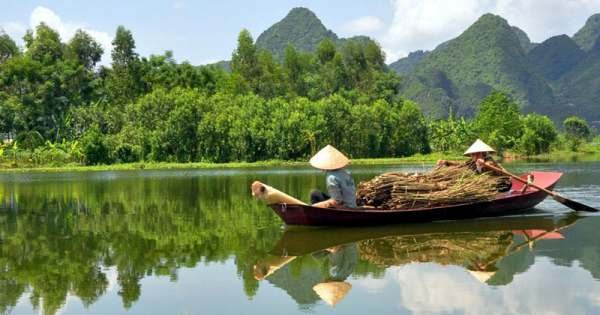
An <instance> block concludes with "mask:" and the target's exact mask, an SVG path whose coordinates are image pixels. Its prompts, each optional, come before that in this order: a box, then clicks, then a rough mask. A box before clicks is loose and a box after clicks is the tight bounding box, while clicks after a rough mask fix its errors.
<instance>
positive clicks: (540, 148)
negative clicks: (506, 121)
mask: <svg viewBox="0 0 600 315" xmlns="http://www.w3.org/2000/svg"><path fill="white" fill-rule="evenodd" d="M521 122H522V125H523V135H522V136H521V138H520V139H519V141H518V142H517V148H518V150H519V151H520V152H522V153H524V154H526V155H535V154H541V153H548V152H550V146H551V145H552V144H553V143H555V141H556V140H557V137H558V133H557V131H556V127H555V126H554V123H553V122H552V121H551V120H550V119H549V118H548V117H546V116H542V115H537V114H529V115H526V116H523V117H522V118H521Z"/></svg>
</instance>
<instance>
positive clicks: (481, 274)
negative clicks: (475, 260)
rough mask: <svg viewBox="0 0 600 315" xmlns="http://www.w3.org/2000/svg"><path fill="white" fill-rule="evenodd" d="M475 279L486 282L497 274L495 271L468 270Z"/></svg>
mask: <svg viewBox="0 0 600 315" xmlns="http://www.w3.org/2000/svg"><path fill="white" fill-rule="evenodd" d="M467 271H468V272H469V273H470V274H471V275H472V276H473V277H474V278H475V279H477V280H479V282H481V283H486V282H487V281H488V280H490V278H491V277H492V276H493V275H494V274H495V272H493V271H473V270H467Z"/></svg>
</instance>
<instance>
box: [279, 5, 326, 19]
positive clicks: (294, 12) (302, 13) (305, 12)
mask: <svg viewBox="0 0 600 315" xmlns="http://www.w3.org/2000/svg"><path fill="white" fill-rule="evenodd" d="M294 17H308V18H314V19H317V20H318V19H319V18H318V17H317V15H316V14H315V13H314V12H313V11H311V10H310V9H308V8H305V7H296V8H293V9H291V10H290V12H288V14H287V15H286V16H285V17H284V18H283V19H287V18H294Z"/></svg>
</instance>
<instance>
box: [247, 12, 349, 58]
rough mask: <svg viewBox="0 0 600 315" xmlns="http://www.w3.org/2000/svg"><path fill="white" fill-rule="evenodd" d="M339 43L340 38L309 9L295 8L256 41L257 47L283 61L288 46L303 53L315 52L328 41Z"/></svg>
mask: <svg viewBox="0 0 600 315" xmlns="http://www.w3.org/2000/svg"><path fill="white" fill-rule="evenodd" d="M326 38H329V39H331V40H332V41H333V42H334V43H337V42H338V40H339V39H338V36H337V35H336V34H335V33H334V32H332V31H330V30H328V29H327V28H326V27H325V26H324V25H323V23H321V20H319V18H318V17H317V16H316V15H315V14H314V13H313V12H312V11H310V10H309V9H306V8H294V9H292V10H291V11H290V12H289V13H288V14H287V15H286V16H285V17H284V18H283V19H282V20H281V21H279V22H277V23H275V24H273V26H271V27H269V28H268V29H267V30H266V31H264V32H263V33H262V34H260V35H259V36H258V38H257V39H256V46H257V47H259V48H263V49H267V50H269V51H271V52H272V53H273V55H274V56H275V57H276V58H278V59H279V60H281V59H282V58H283V54H284V51H285V48H286V47H287V45H288V44H292V45H294V47H295V48H296V49H297V50H299V51H303V52H313V51H315V49H316V48H317V45H319V43H320V42H321V41H322V40H324V39H326Z"/></svg>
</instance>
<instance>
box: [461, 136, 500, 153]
mask: <svg viewBox="0 0 600 315" xmlns="http://www.w3.org/2000/svg"><path fill="white" fill-rule="evenodd" d="M479 152H496V150H494V149H492V147H490V146H489V145H487V144H485V142H483V141H481V140H480V139H477V140H475V142H473V144H472V145H471V146H470V147H469V148H468V149H467V151H465V153H464V154H465V155H469V154H473V153H479Z"/></svg>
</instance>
